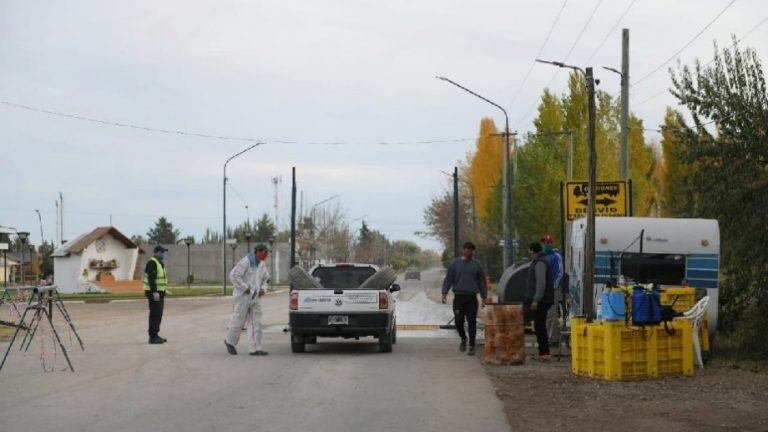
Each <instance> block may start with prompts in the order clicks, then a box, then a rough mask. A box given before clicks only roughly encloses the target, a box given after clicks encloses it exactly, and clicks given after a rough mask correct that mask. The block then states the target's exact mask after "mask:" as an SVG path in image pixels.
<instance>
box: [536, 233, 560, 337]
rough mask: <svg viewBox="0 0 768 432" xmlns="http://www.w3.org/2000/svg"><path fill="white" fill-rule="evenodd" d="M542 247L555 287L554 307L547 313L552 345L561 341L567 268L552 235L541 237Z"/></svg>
mask: <svg viewBox="0 0 768 432" xmlns="http://www.w3.org/2000/svg"><path fill="white" fill-rule="evenodd" d="M541 247H542V250H543V252H544V257H545V258H546V260H547V264H549V270H550V272H551V279H552V286H553V287H554V289H555V298H554V303H553V305H552V308H550V309H549V312H548V313H547V333H548V336H549V343H550V345H557V344H559V343H560V342H559V341H560V321H559V318H560V311H561V307H562V308H563V309H562V310H565V309H564V306H565V305H562V304H561V302H562V300H563V288H562V285H561V284H562V281H563V275H564V274H565V270H564V268H563V255H562V253H561V252H560V251H559V250H558V249H557V248H555V247H554V241H553V240H552V236H551V235H549V234H544V235H543V236H542V237H541Z"/></svg>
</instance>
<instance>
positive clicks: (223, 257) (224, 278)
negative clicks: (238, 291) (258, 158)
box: [221, 142, 264, 295]
mask: <svg viewBox="0 0 768 432" xmlns="http://www.w3.org/2000/svg"><path fill="white" fill-rule="evenodd" d="M263 144H264V143H263V142H258V143H256V144H253V145H251V146H250V147H247V148H245V149H243V150H241V151H239V152H238V153H235V154H234V155H232V156H230V157H229V159H227V160H226V162H224V181H223V193H222V197H223V199H222V201H223V204H222V207H223V211H222V213H223V217H222V219H223V223H222V229H221V260H222V261H221V269H222V274H221V279H222V289H223V291H224V295H227V246H226V245H227V164H229V162H230V161H231V160H232V159H234V158H236V157H238V156H240V155H241V154H243V153H245V152H247V151H249V150H251V149H253V148H254V147H256V146H259V145H263Z"/></svg>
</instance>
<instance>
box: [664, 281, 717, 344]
mask: <svg viewBox="0 0 768 432" xmlns="http://www.w3.org/2000/svg"><path fill="white" fill-rule="evenodd" d="M696 302H697V300H696V289H695V288H686V287H669V288H664V289H662V290H661V304H662V305H665V306H672V309H674V310H675V312H678V313H683V312H686V311H688V310H690V309H691V308H692V307H694V306H695V305H696ZM699 337H700V338H701V350H702V351H709V330H708V327H707V320H706V318H705V319H704V320H703V321H702V323H701V328H700V329H699Z"/></svg>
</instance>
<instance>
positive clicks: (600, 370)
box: [571, 318, 693, 381]
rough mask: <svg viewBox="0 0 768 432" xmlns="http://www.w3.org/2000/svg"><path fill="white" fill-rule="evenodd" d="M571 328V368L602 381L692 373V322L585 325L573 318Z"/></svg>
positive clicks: (582, 319) (583, 321)
mask: <svg viewBox="0 0 768 432" xmlns="http://www.w3.org/2000/svg"><path fill="white" fill-rule="evenodd" d="M571 325H572V331H571V370H572V372H573V373H574V374H576V375H583V376H588V377H590V378H595V379H604V380H624V381H628V380H642V379H652V378H660V377H667V376H679V375H693V343H692V339H691V331H692V328H691V322H690V321H688V320H677V321H674V322H672V323H669V328H670V329H673V330H674V334H673V335H670V334H668V333H667V332H666V331H665V330H664V326H663V325H660V326H654V327H626V326H625V324H624V323H623V322H599V323H592V324H587V322H586V320H585V319H584V318H574V319H573V321H572V323H571Z"/></svg>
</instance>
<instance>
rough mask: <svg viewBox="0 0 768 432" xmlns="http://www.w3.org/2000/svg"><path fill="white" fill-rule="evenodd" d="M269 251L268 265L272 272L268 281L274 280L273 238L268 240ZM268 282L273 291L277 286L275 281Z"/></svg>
mask: <svg viewBox="0 0 768 432" xmlns="http://www.w3.org/2000/svg"><path fill="white" fill-rule="evenodd" d="M269 251H270V252H271V256H270V257H269V261H270V262H269V263H270V264H271V265H270V267H272V271H271V272H270V273H269V274H270V279H272V278H276V276H275V238H274V237H270V238H269ZM270 282H271V284H270V285H271V288H270V290H274V289H275V285H277V279H274V280H271V281H270Z"/></svg>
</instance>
